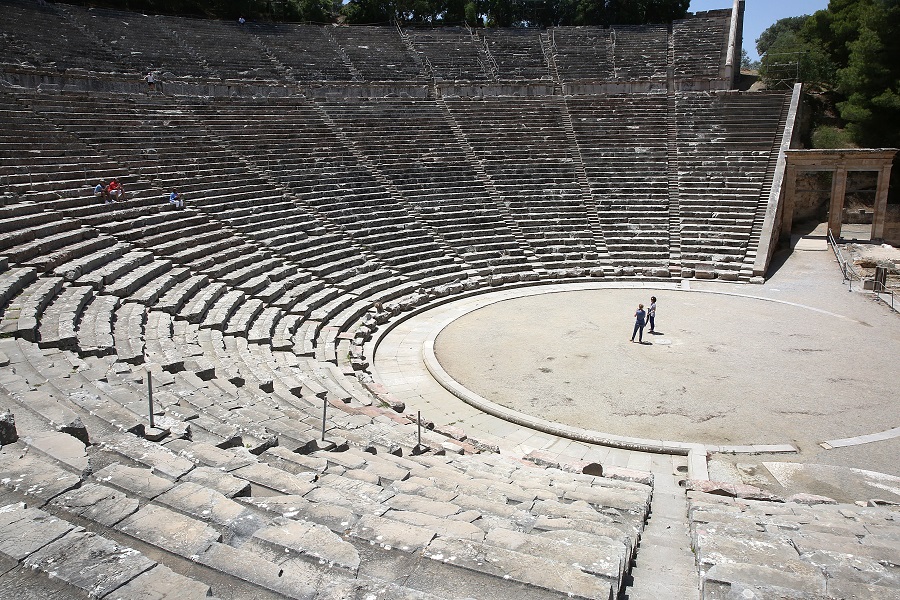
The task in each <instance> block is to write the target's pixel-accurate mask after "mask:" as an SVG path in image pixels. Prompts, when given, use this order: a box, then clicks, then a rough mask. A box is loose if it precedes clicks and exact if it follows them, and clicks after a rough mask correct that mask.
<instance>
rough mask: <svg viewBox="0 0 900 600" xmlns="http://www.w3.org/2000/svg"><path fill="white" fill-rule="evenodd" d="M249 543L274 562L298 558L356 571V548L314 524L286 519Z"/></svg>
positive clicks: (266, 529) (264, 530)
mask: <svg viewBox="0 0 900 600" xmlns="http://www.w3.org/2000/svg"><path fill="white" fill-rule="evenodd" d="M251 543H252V544H253V545H254V546H255V547H258V548H262V549H265V550H267V551H268V552H269V553H270V554H271V555H272V556H274V559H273V560H275V561H276V562H281V561H282V560H286V559H290V558H295V557H296V556H301V557H305V558H308V559H312V560H316V561H324V562H326V563H328V564H332V565H335V566H338V567H341V568H344V569H350V570H351V571H355V570H356V569H357V568H359V563H360V558H359V552H357V551H356V548H354V547H353V545H352V544H350V543H348V542H345V541H344V540H343V539H341V537H340V536H338V535H337V534H335V533H334V532H332V531H331V530H330V529H328V528H327V527H324V526H322V525H319V524H317V523H309V522H306V521H293V520H287V519H285V520H283V522H282V523H280V524H276V525H272V526H270V527H266V528H264V529H260V530H259V531H257V532H256V533H254V534H253V539H252V540H251ZM292 554H293V556H292Z"/></svg>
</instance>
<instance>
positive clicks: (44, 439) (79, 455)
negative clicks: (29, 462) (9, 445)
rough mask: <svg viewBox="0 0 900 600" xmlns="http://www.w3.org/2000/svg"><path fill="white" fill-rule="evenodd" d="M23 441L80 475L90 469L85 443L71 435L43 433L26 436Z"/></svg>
mask: <svg viewBox="0 0 900 600" xmlns="http://www.w3.org/2000/svg"><path fill="white" fill-rule="evenodd" d="M22 441H23V442H25V444H27V445H28V446H30V447H32V448H34V449H35V450H37V451H38V452H40V453H41V454H44V455H46V456H49V457H50V458H52V459H53V460H57V461H59V462H61V463H63V464H64V465H66V466H68V467H69V468H71V469H74V470H75V471H78V472H79V473H80V472H83V471H84V470H85V469H87V467H88V457H87V453H86V452H85V449H84V443H82V442H81V441H80V440H77V439H75V438H74V437H72V436H71V435H68V434H65V433H59V432H56V431H41V432H35V433H31V434H29V435H27V436H25V437H24V438H22Z"/></svg>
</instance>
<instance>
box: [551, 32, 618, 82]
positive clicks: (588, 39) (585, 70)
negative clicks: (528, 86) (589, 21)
mask: <svg viewBox="0 0 900 600" xmlns="http://www.w3.org/2000/svg"><path fill="white" fill-rule="evenodd" d="M548 37H549V39H550V47H551V50H552V52H553V56H554V60H555V61H556V69H557V71H558V72H559V78H560V79H562V80H564V81H572V80H576V79H609V78H610V75H611V74H612V71H613V66H612V65H613V54H612V50H611V49H610V30H609V29H604V28H602V27H554V28H553V29H551V30H550V31H549V32H548Z"/></svg>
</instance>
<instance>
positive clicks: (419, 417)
mask: <svg viewBox="0 0 900 600" xmlns="http://www.w3.org/2000/svg"><path fill="white" fill-rule="evenodd" d="M416 424H417V425H418V426H419V441H418V443H417V444H416V445H417V446H418V447H419V448H421V447H422V411H421V410H417V411H416Z"/></svg>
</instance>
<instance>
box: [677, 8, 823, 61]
mask: <svg viewBox="0 0 900 600" xmlns="http://www.w3.org/2000/svg"><path fill="white" fill-rule="evenodd" d="M731 5H732V0H691V8H690V9H689V10H690V11H691V12H698V11H701V10H713V9H716V8H731ZM827 7H828V0H746V2H744V50H746V51H747V54H749V55H750V58H751V60H758V59H759V55H758V54H757V53H756V38H758V37H759V34H761V33H762V32H763V31H765V30H766V28H767V27H769V25H771V24H772V23H774V22H775V21H777V20H778V19H783V18H785V17H796V16H798V15H811V14H813V13H814V12H816V11H817V10H822V9H824V8H827Z"/></svg>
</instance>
